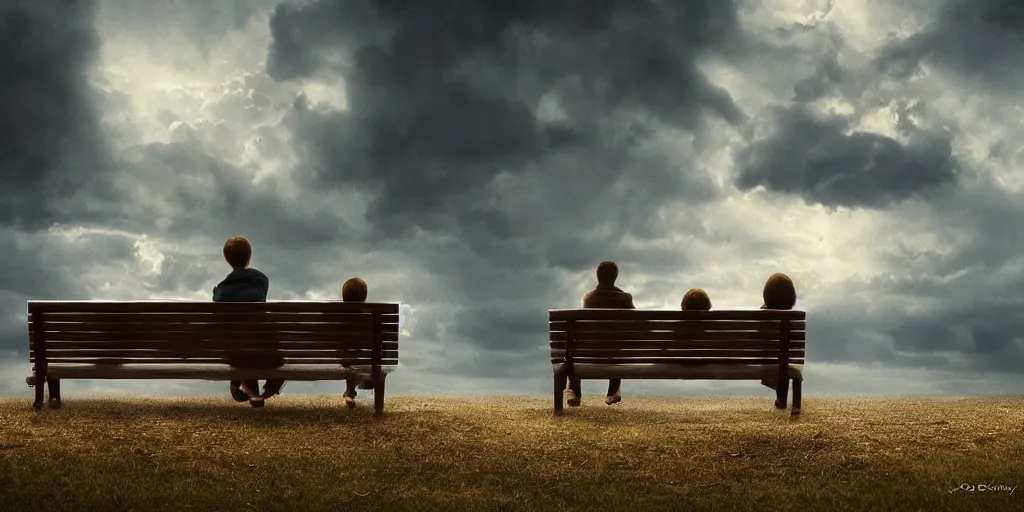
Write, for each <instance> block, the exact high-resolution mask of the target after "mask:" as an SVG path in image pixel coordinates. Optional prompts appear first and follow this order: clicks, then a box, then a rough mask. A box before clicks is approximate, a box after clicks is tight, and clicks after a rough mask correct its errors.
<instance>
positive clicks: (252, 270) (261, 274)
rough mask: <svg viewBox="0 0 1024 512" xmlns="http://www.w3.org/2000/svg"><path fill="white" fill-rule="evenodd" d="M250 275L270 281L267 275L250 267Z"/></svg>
mask: <svg viewBox="0 0 1024 512" xmlns="http://www.w3.org/2000/svg"><path fill="white" fill-rule="evenodd" d="M249 273H250V274H252V275H254V276H259V277H262V278H264V279H268V280H269V279H270V278H269V277H267V275H266V274H264V273H263V272H262V271H260V270H259V269H256V268H252V267H250V268H249Z"/></svg>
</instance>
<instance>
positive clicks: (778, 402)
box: [775, 320, 789, 409]
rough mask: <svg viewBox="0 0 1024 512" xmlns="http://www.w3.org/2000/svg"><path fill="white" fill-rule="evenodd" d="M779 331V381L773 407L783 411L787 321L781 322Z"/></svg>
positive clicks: (786, 371)
mask: <svg viewBox="0 0 1024 512" xmlns="http://www.w3.org/2000/svg"><path fill="white" fill-rule="evenodd" d="M779 329H780V332H779V378H778V379H779V380H778V382H777V384H776V386H775V388H776V389H775V407H776V408H777V409H785V408H786V398H787V395H789V320H783V321H782V322H781V323H780V327H779Z"/></svg>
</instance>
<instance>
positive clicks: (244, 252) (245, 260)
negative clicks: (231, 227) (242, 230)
mask: <svg viewBox="0 0 1024 512" xmlns="http://www.w3.org/2000/svg"><path fill="white" fill-rule="evenodd" d="M224 259H225V260H227V262H228V265H231V268H245V267H247V266H249V260H250V259H252V245H251V244H249V241H248V240H246V239H245V237H241V236H233V237H231V238H228V241H227V242H224Z"/></svg>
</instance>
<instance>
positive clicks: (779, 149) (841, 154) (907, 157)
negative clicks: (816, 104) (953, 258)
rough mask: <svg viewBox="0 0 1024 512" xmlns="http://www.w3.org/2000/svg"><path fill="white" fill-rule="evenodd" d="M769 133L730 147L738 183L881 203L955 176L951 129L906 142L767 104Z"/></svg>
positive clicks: (834, 201) (836, 201) (809, 196)
mask: <svg viewBox="0 0 1024 512" xmlns="http://www.w3.org/2000/svg"><path fill="white" fill-rule="evenodd" d="M763 114H764V117H765V118H766V119H765V121H764V122H763V124H760V126H758V127H759V128H760V127H762V126H766V127H767V129H768V130H769V134H768V135H767V136H765V137H764V138H763V139H760V140H755V141H753V143H751V144H750V145H748V146H747V147H745V148H743V149H741V150H739V151H737V152H736V154H735V159H736V164H737V168H738V176H737V178H736V184H737V186H738V187H739V188H740V189H744V190H748V189H751V188H754V187H756V186H758V185H763V186H765V187H766V188H767V189H769V190H774V191H779V192H786V193H793V194H799V195H802V196H803V197H804V198H805V199H806V200H807V201H808V202H815V203H821V204H823V205H826V206H848V207H860V206H863V207H882V206H887V205H889V204H892V203H894V202H898V201H901V200H904V199H907V198H908V197H910V196H912V195H914V194H916V193H919V192H926V191H929V190H931V189H934V188H935V187H938V186H940V185H944V184H949V183H952V182H953V181H954V180H955V178H956V162H955V160H954V158H953V156H952V143H951V139H950V137H949V135H946V134H941V133H939V134H931V133H912V134H911V136H910V138H909V139H910V140H909V142H908V143H906V144H903V143H901V142H899V141H897V140H895V139H892V138H890V137H887V136H884V135H880V134H876V133H870V132H863V131H853V132H852V133H849V134H847V133H846V131H847V121H846V120H844V119H842V118H836V117H833V118H823V117H821V116H816V115H815V114H814V113H812V112H810V111H809V109H807V108H805V107H803V106H801V105H796V106H794V107H792V108H790V109H785V108H782V107H774V108H770V109H768V110H767V111H765V112H764V113H763Z"/></svg>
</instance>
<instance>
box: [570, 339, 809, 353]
mask: <svg viewBox="0 0 1024 512" xmlns="http://www.w3.org/2000/svg"><path fill="white" fill-rule="evenodd" d="M780 343H781V342H780V341H773V340H701V341H692V340H626V341H584V342H577V343H576V348H577V349H578V350H639V349H657V348H664V349H693V350H697V349H722V350H726V349H731V350H756V349H773V350H776V351H778V350H779V348H780V347H779V344H780ZM806 343H807V342H806V341H791V342H790V343H789V348H790V350H803V349H804V348H805V345H806ZM565 345H566V342H564V341H552V342H551V343H550V346H551V350H552V351H554V350H565V348H566V347H565Z"/></svg>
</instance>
